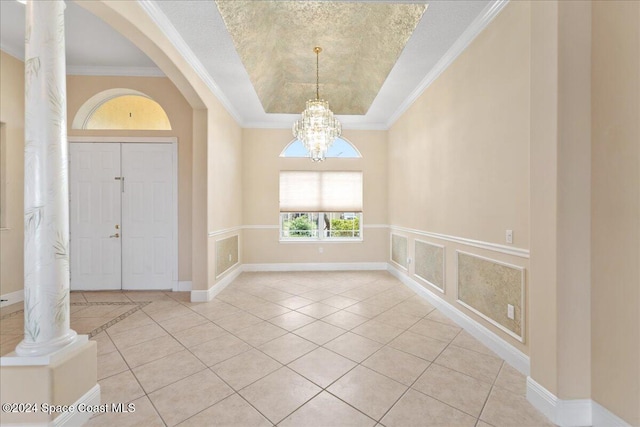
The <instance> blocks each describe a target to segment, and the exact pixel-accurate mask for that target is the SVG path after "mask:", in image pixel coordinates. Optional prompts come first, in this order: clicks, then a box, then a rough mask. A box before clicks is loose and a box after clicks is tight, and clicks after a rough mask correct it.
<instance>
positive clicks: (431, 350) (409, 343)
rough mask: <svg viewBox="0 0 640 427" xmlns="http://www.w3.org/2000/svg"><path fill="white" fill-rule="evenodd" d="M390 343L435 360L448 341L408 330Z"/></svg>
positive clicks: (416, 354) (398, 348) (396, 347)
mask: <svg viewBox="0 0 640 427" xmlns="http://www.w3.org/2000/svg"><path fill="white" fill-rule="evenodd" d="M389 345H390V346H391V347H393V348H395V349H397V350H402V351H405V352H407V353H410V354H413V355H414V356H418V357H420V358H422V359H425V360H428V361H434V360H435V359H436V358H437V357H438V355H439V354H440V353H441V352H442V350H444V348H445V347H446V346H447V343H446V342H443V341H438V340H435V339H433V338H429V337H423V336H422V335H418V334H414V333H413V332H409V331H407V332H405V333H403V334H402V335H400V336H398V337H397V338H396V339H394V340H393V341H391V342H390V343H389Z"/></svg>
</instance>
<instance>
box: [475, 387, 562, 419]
mask: <svg viewBox="0 0 640 427" xmlns="http://www.w3.org/2000/svg"><path fill="white" fill-rule="evenodd" d="M480 419H482V420H483V421H486V422H488V423H489V424H491V425H493V426H496V427H503V426H504V427H510V426H522V427H529V426H530V427H533V426H535V427H544V426H553V424H552V423H551V422H549V420H548V419H547V418H546V417H545V416H544V415H542V414H541V413H540V412H538V411H537V410H536V409H535V408H534V407H533V406H531V404H530V403H529V402H528V401H527V399H526V397H524V396H521V395H518V394H514V393H511V392H509V391H507V390H504V389H501V388H499V387H494V388H493V389H492V390H491V394H490V395H489V399H488V400H487V403H486V405H485V406H484V410H483V411H482V415H480Z"/></svg>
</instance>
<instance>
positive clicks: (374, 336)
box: [352, 320, 404, 344]
mask: <svg viewBox="0 0 640 427" xmlns="http://www.w3.org/2000/svg"><path fill="white" fill-rule="evenodd" d="M403 331H404V330H403V329H399V328H396V327H394V326H389V325H386V324H384V323H380V322H376V321H374V320H370V321H368V322H366V323H363V324H362V325H360V326H358V327H357V328H353V329H352V332H353V333H355V334H358V335H362V336H363V337H365V338H369V339H370V340H374V341H377V342H379V343H382V344H386V343H388V342H389V341H391V340H392V339H394V338H395V337H397V336H398V335H400V334H401V333H402V332H403Z"/></svg>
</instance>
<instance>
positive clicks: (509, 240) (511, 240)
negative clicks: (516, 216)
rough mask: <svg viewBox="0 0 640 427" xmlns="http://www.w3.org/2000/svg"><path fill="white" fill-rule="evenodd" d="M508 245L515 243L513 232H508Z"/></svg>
mask: <svg viewBox="0 0 640 427" xmlns="http://www.w3.org/2000/svg"><path fill="white" fill-rule="evenodd" d="M506 237H507V243H513V230H507V236H506Z"/></svg>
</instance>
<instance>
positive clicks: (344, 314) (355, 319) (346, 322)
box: [322, 310, 369, 330]
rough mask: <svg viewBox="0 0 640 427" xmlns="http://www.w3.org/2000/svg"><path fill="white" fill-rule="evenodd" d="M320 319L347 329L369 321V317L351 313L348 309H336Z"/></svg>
mask: <svg viewBox="0 0 640 427" xmlns="http://www.w3.org/2000/svg"><path fill="white" fill-rule="evenodd" d="M322 321H323V322H327V323H330V324H332V325H334V326H337V327H339V328H342V329H345V330H349V329H353V328H355V327H356V326H359V325H361V324H363V323H365V322H367V321H369V319H368V318H367V317H364V316H359V315H357V314H353V313H350V312H348V311H345V310H341V311H338V312H337V313H333V314H331V315H329V316H327V317H324V318H323V319H322Z"/></svg>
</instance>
